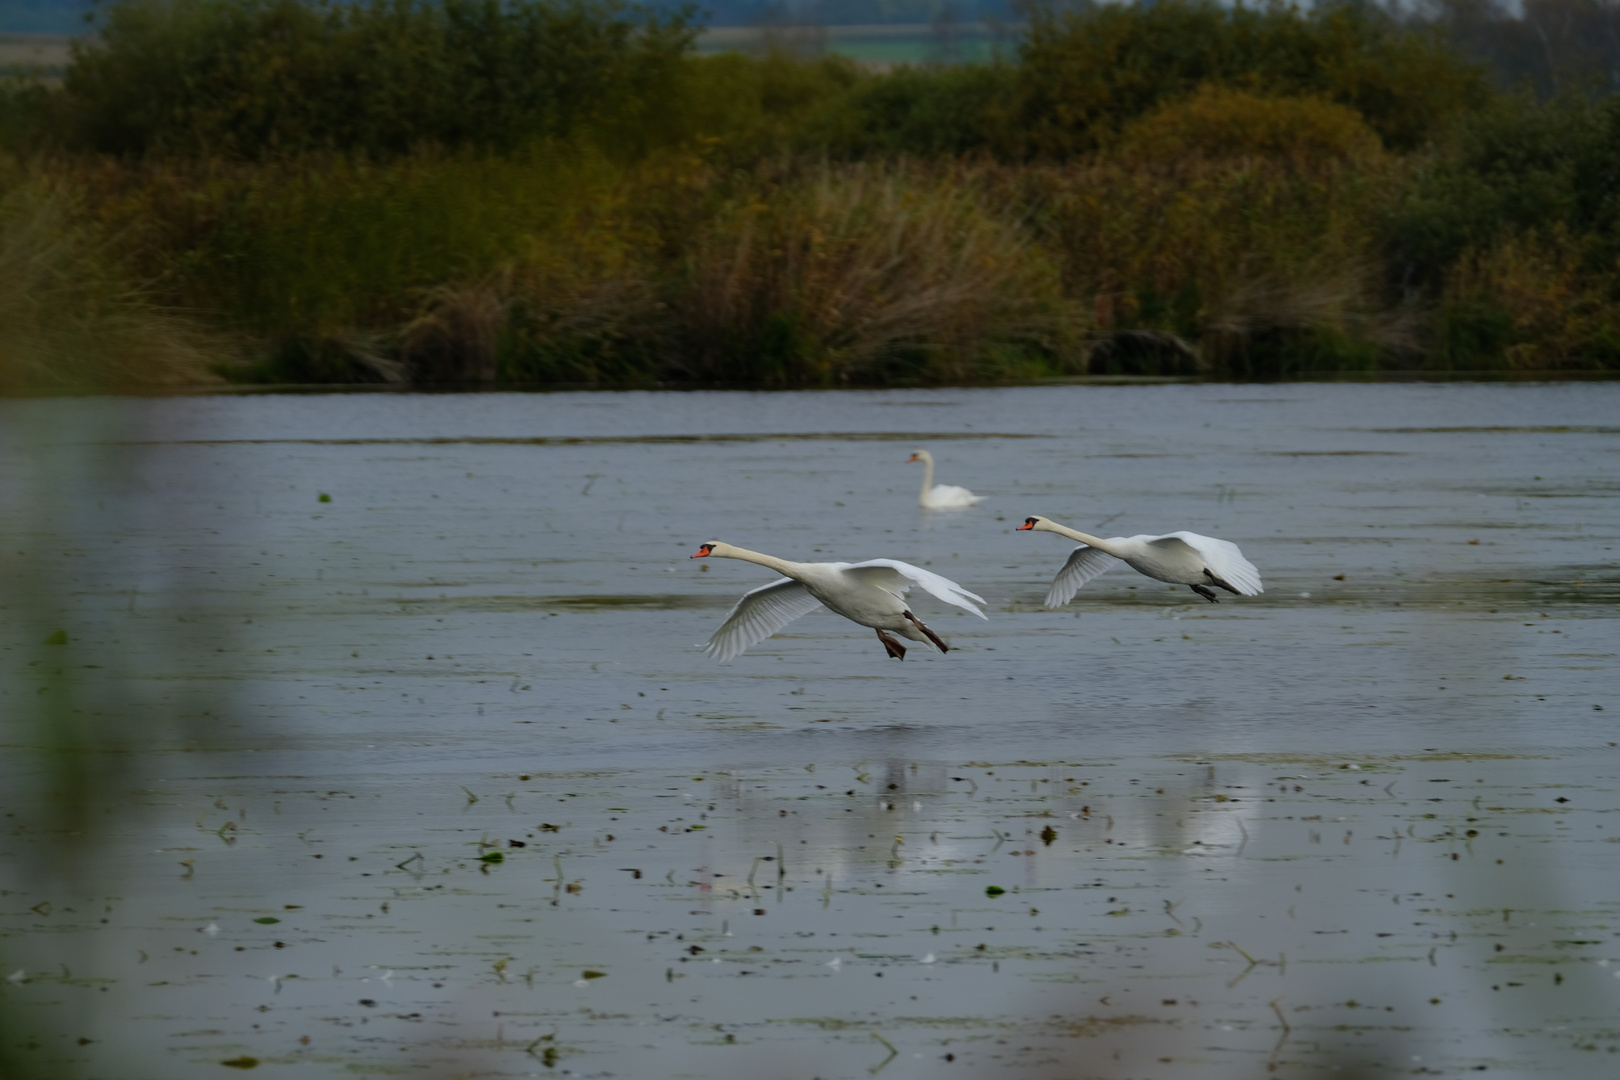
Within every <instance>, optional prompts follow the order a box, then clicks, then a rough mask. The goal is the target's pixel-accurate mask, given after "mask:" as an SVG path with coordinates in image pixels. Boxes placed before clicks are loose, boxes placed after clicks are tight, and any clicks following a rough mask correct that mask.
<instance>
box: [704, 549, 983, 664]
mask: <svg viewBox="0 0 1620 1080" xmlns="http://www.w3.org/2000/svg"><path fill="white" fill-rule="evenodd" d="M710 555H713V556H715V557H716V558H720V559H741V560H743V561H744V562H751V563H758V564H759V565H761V566H768V567H770V568H771V569H772V570H775V571H776V572H777V573H778V574H781V575H783V576H782V577H781V578H780V579H779V580H777V581H773V582H771V583H770V584H769V585H761V586H760V587H759V588H757V589H752V590H750V591H748V592H746V593H743V596H742V599H741V600H738V601H737V604H736V606H735V607H733V608H732V609H731V611H730V613H729V614H727V615H726V621H725V622H723V623H721V624H720V629H718V630H716V631H715V632H714V636H712V637H710V638H709V641H708V644H706V645H704V646H703V651H704V652H706V653H708V654H709V655H710V656H712V657H714V658H715V659H716V660H719V661H720V662H721V663H725V662H726V661H727V660H730V659H732V658H733V657H735V656H738V655H739V654H741V653H742V652H743V651H744V650H746V649H748V648H749V647H751V646H753V645H757V644H759V643H760V642H761V641H764V640H765V639H766V638H768V637H770V636H771V635H772V634H774V633H776V632H777V631H778V630H781V629H782V628H783V627H784V626H786V625H787V624H788V623H790V622H792V621H793V620H794V619H797V618H798V617H799V616H800V615H807V614H809V613H810V612H812V611H814V610H816V608H818V607H821V606H822V605H823V604H825V605H826V606H827V607H828V608H830V609H831V610H832V611H834V612H837V613H838V614H839V615H842V616H843V617H844V618H846V619H849V620H851V621H852V622H857V623H860V624H861V625H862V626H870V627H871V628H872V629H874V630H876V631H877V636H878V640H879V641H881V642H883V648H884V649H885V650H887V652H888V654H889V655H890V656H892V657H894V658H895V659H896V660H904V659H905V658H906V647H905V646H904V645H902V644H900V643H899V642H898V641H896V640H895V639H894V638H892V637H890V636H889V635H888V634H885V633H884V632H883V631H885V630H892V631H894V632H895V633H897V634H899V635H900V636H901V637H904V638H909V639H910V640H912V641H927V642H931V643H932V644H933V645H935V646H936V647H937V648H938V649H939V651H940V652H946V651H947V650H946V647H945V643H944V642H943V641H941V640H940V639H939V635H937V634H935V633H934V632H933V631H932V630H930V629H928V627H926V626H924V625H923V623H922V620H920V619H918V618H917V616H915V615H913V614H912V613H911V609H910V608H909V607H908V606H907V605H906V600H905V596H906V593H907V592H909V591H910V590H911V588H912V587H913V586H917V585H920V586H921V587H922V588H924V589H926V590H927V591H928V592H930V593H933V594H934V595H935V596H937V597H939V598H940V599H941V600H943V601H945V602H946V603H948V604H955V605H956V606H957V607H959V608H965V609H967V610H968V611H971V612H973V614H975V615H977V616H978V617H979V618H981V619H983V618H985V614H984V612H982V611H980V610H979V609H978V608H976V607H974V606H973V605H974V603H979V604H982V603H984V599H983V597H979V596H975V595H973V594H972V593H970V592H968V591H967V590H966V589H964V588H962V586H960V585H958V584H957V583H956V582H954V581H951V580H950V579H948V578H943V577H941V576H940V575H938V574H933V573H930V572H928V571H927V570H923V569H921V568H920V567H916V566H912V565H911V564H910V563H903V562H897V561H896V560H894V559H871V560H869V561H867V562H859V563H841V562H834V563H800V562H789V561H788V560H786V559H778V558H776V557H774V556H771V555H761V554H760V553H759V552H757V551H749V550H748V549H746V548H740V547H733V546H731V545H730V544H722V543H721V542H720V541H718V540H714V541H711V542H709V543H707V544H704V545H703V546H702V547H700V548H698V549H697V552H696V553H695V554H694V555H693V556H692V558H694V559H702V558H705V557H707V556H710Z"/></svg>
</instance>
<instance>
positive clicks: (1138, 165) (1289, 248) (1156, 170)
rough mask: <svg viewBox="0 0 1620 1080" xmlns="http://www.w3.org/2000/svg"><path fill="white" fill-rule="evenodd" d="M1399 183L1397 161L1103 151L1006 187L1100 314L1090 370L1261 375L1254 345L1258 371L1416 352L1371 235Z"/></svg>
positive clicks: (1022, 173) (1075, 290) (1026, 171)
mask: <svg viewBox="0 0 1620 1080" xmlns="http://www.w3.org/2000/svg"><path fill="white" fill-rule="evenodd" d="M1400 181H1401V173H1400V170H1399V168H1398V167H1397V166H1393V165H1380V166H1379V167H1377V168H1372V167H1369V166H1368V165H1367V164H1366V163H1344V162H1318V163H1315V164H1310V163H1300V162H1284V161H1275V160H1267V159H1260V158H1248V159H1227V160H1206V159H1196V158H1181V159H1174V160H1170V161H1155V160H1142V159H1130V158H1115V157H1105V158H1098V159H1092V160H1089V161H1085V162H1081V163H1076V164H1073V165H1067V166H1046V167H1041V168H1030V167H1025V168H1023V169H1020V170H1016V171H1012V172H1009V174H1008V176H1007V181H1006V182H1007V183H1008V184H1009V185H1011V186H1013V187H1014V188H1016V189H1017V191H1018V194H1017V195H1010V196H1007V198H1018V199H1022V200H1025V201H1028V202H1029V203H1031V204H1032V205H1034V206H1035V207H1036V210H1035V213H1034V218H1033V221H1034V224H1035V226H1036V227H1037V228H1038V229H1039V230H1040V234H1041V237H1042V240H1043V246H1045V247H1047V248H1048V249H1049V250H1051V251H1052V252H1053V253H1054V255H1055V256H1056V257H1057V259H1058V260H1059V265H1060V266H1061V267H1062V270H1063V274H1064V288H1065V291H1066V292H1067V293H1068V294H1069V295H1071V296H1073V297H1076V298H1077V299H1079V300H1080V301H1081V302H1083V303H1084V304H1085V305H1086V307H1087V310H1089V311H1092V312H1094V317H1093V323H1092V324H1093V327H1094V328H1095V333H1096V334H1097V335H1099V336H1100V337H1101V339H1102V340H1103V342H1104V343H1105V344H1104V345H1103V347H1102V348H1100V349H1099V350H1097V352H1096V354H1095V364H1094V369H1095V370H1098V371H1102V372H1110V371H1111V372H1120V373H1129V372H1142V373H1153V374H1157V373H1174V372H1188V371H1195V370H1210V369H1219V370H1226V371H1234V372H1236V373H1240V374H1262V373H1264V372H1263V371H1262V370H1260V369H1257V368H1256V367H1255V364H1256V363H1259V361H1256V360H1255V356H1256V350H1257V349H1260V350H1261V351H1263V352H1267V353H1268V356H1269V357H1270V358H1267V359H1264V360H1263V363H1262V364H1261V367H1262V368H1263V367H1265V366H1266V365H1272V366H1275V364H1276V363H1277V361H1276V359H1275V358H1276V356H1278V355H1281V354H1282V353H1285V352H1287V351H1288V350H1289V349H1290V348H1292V347H1294V346H1296V345H1300V344H1302V343H1303V344H1305V345H1308V346H1309V348H1310V349H1312V350H1315V352H1316V353H1317V354H1318V362H1319V363H1321V364H1322V365H1323V366H1335V365H1337V364H1338V363H1339V360H1334V361H1333V363H1332V364H1329V363H1327V361H1326V357H1327V356H1328V355H1329V354H1330V353H1331V354H1334V355H1337V356H1339V357H1340V359H1343V360H1344V361H1345V362H1350V363H1353V364H1354V365H1356V366H1364V365H1365V363H1366V360H1367V355H1368V354H1369V353H1371V354H1381V353H1385V352H1387V351H1389V350H1394V349H1401V348H1404V347H1405V346H1406V344H1407V343H1406V336H1407V330H1406V326H1405V323H1406V321H1407V320H1406V319H1405V318H1404V317H1402V316H1399V315H1397V313H1393V312H1387V311H1384V308H1385V305H1384V304H1383V302H1382V298H1381V296H1380V294H1379V288H1378V285H1379V280H1378V275H1377V273H1375V272H1374V271H1375V270H1376V269H1377V268H1378V267H1379V265H1380V264H1379V261H1378V259H1377V253H1376V250H1375V249H1374V244H1373V236H1372V230H1371V228H1370V224H1371V222H1372V221H1374V220H1376V215H1377V213H1378V212H1380V211H1381V210H1382V208H1383V206H1384V204H1385V203H1386V202H1387V201H1388V200H1389V199H1390V198H1391V197H1392V196H1393V193H1394V192H1395V191H1397V190H1398V185H1399V183H1400ZM1334 342H1337V343H1338V344H1336V345H1333V347H1332V348H1329V347H1328V346H1329V345H1330V344H1332V343H1334ZM1352 346H1353V347H1352ZM1271 373H1272V374H1278V373H1281V372H1280V371H1272V372H1271Z"/></svg>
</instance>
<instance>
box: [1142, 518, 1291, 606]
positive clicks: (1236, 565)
mask: <svg viewBox="0 0 1620 1080" xmlns="http://www.w3.org/2000/svg"><path fill="white" fill-rule="evenodd" d="M1172 536H1173V537H1175V538H1176V539H1178V540H1180V541H1182V542H1183V543H1185V544H1186V545H1187V546H1188V547H1190V548H1192V549H1193V550H1194V551H1196V552H1198V554H1199V555H1201V556H1203V559H1204V565H1205V566H1208V567H1209V568H1210V569H1211V570H1212V571H1214V573H1215V576H1216V577H1218V578H1220V579H1222V580H1223V581H1225V582H1226V583H1227V584H1228V585H1230V586H1232V588H1234V589H1236V590H1237V591H1238V592H1240V593H1242V594H1243V595H1244V596H1259V595H1260V594H1261V593H1263V592H1265V591H1266V590H1265V589H1264V588H1262V587H1261V585H1260V571H1259V570H1258V569H1256V568H1255V565H1254V564H1253V563H1252V562H1250V561H1249V560H1248V559H1245V558H1244V557H1243V552H1241V551H1239V550H1238V546H1237V545H1236V544H1234V543H1232V542H1231V541H1230V540H1217V539H1215V537H1213V536H1199V535H1198V534H1197V533H1190V532H1173V533H1170V534H1168V536H1161V537H1159V539H1160V540H1165V539H1168V538H1169V537H1172Z"/></svg>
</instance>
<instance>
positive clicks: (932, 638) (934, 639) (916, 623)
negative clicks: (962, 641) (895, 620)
mask: <svg viewBox="0 0 1620 1080" xmlns="http://www.w3.org/2000/svg"><path fill="white" fill-rule="evenodd" d="M901 614H903V615H905V617H906V618H908V619H910V620H911V625H913V626H915V627H916V628H917V629H919V630H921V631H922V632H923V633H925V634H927V635H928V640H929V641H932V642H933V643H934V644H935V645H938V646H939V651H940V652H942V653H947V652H950V651H951V650H949V649H947V648H946V647H945V643H944V642H943V641H941V640H939V635H938V634H936V633H934V632H933V631H932V630H930V629H928V627H926V626H924V625H923V624H922V620H921V619H919V618H917V616H915V615H913V614H912V613H911V612H909V611H906V612H902V613H901Z"/></svg>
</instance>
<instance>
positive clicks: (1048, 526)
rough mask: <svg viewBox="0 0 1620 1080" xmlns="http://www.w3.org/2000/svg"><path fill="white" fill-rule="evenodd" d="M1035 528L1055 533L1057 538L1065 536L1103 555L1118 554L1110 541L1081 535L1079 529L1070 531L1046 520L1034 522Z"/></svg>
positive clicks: (1066, 527) (1089, 535)
mask: <svg viewBox="0 0 1620 1080" xmlns="http://www.w3.org/2000/svg"><path fill="white" fill-rule="evenodd" d="M1035 528H1036V529H1038V530H1039V531H1041V532H1055V533H1057V534H1058V535H1059V536H1067V537H1068V538H1069V539H1070V540H1078V541H1079V542H1080V543H1082V544H1085V545H1087V546H1088V547H1094V548H1096V549H1097V550H1098V551H1100V552H1102V553H1103V554H1105V555H1117V554H1118V552H1117V550H1116V549H1117V547H1118V545H1116V544H1115V543H1114V542H1113V541H1112V540H1104V539H1103V538H1102V537H1100V536H1092V535H1091V534H1090V533H1083V532H1081V531H1080V530H1079V529H1071V528H1069V527H1068V526H1067V525H1059V524H1058V523H1057V522H1055V521H1048V520H1047V519H1046V518H1042V519H1041V520H1040V521H1038V522H1036V524H1035Z"/></svg>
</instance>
